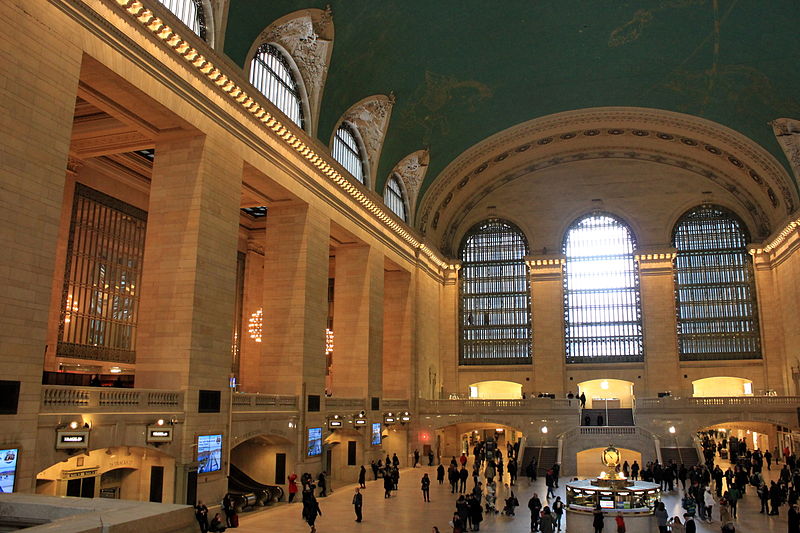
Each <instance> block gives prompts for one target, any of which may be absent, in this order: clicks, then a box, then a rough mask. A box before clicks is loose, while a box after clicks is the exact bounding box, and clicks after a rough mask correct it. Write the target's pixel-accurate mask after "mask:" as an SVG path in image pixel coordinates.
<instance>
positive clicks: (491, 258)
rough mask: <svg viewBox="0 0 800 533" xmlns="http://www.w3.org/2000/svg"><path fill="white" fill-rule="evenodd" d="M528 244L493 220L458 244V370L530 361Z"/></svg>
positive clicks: (516, 231) (519, 233)
mask: <svg viewBox="0 0 800 533" xmlns="http://www.w3.org/2000/svg"><path fill="white" fill-rule="evenodd" d="M527 253H528V243H527V241H526V240H525V235H523V233H522V231H520V230H519V228H517V227H516V226H515V225H514V224H512V223H510V222H506V221H505V220H497V219H491V220H486V221H484V222H480V223H479V224H476V225H475V226H473V227H472V229H470V230H469V232H467V235H466V236H465V237H464V240H463V241H462V243H461V253H460V257H461V272H460V274H461V299H460V300H461V309H460V320H459V324H460V329H461V357H460V361H459V362H460V364H462V365H481V364H488V365H508V364H522V363H530V361H531V297H530V291H529V284H528V276H527V270H526V268H527V267H526V266H525V255H527Z"/></svg>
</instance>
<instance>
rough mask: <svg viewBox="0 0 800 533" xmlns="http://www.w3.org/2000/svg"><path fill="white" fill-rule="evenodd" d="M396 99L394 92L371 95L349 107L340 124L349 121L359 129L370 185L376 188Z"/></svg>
mask: <svg viewBox="0 0 800 533" xmlns="http://www.w3.org/2000/svg"><path fill="white" fill-rule="evenodd" d="M394 101H395V99H394V95H393V94H390V95H388V96H386V95H384V94H376V95H374V96H369V97H367V98H364V99H363V100H361V101H360V102H358V103H356V104H355V105H353V106H352V107H351V108H350V109H348V110H347V111H346V112H345V114H344V115H342V119H341V120H340V121H339V124H341V123H342V122H348V123H350V124H351V125H353V126H354V127H355V128H356V130H358V134H359V135H360V136H361V141H362V142H363V143H364V150H365V151H366V154H365V155H366V158H367V168H368V169H369V185H370V186H371V187H372V188H373V189H374V188H375V181H376V180H375V173H376V172H377V169H378V161H380V156H381V149H382V148H383V139H384V137H385V136H386V130H387V129H388V128H389V119H390V117H391V116H392V107H393V106H394ZM334 134H335V132H334Z"/></svg>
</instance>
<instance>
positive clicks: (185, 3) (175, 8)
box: [159, 0, 206, 40]
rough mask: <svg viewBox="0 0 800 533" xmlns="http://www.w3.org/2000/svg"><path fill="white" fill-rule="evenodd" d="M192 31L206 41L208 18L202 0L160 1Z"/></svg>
mask: <svg viewBox="0 0 800 533" xmlns="http://www.w3.org/2000/svg"><path fill="white" fill-rule="evenodd" d="M159 2H161V3H162V4H164V6H165V7H166V8H167V9H169V10H170V11H172V14H173V15H175V16H176V17H178V18H179V19H180V20H181V22H183V23H184V24H186V25H187V26H188V27H189V29H190V30H192V31H193V32H195V33H196V34H197V35H199V36H200V38H201V39H203V40H206V17H205V12H204V10H203V2H202V0H159Z"/></svg>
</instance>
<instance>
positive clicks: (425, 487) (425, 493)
mask: <svg viewBox="0 0 800 533" xmlns="http://www.w3.org/2000/svg"><path fill="white" fill-rule="evenodd" d="M420 485H421V488H422V501H424V502H430V501H431V479H430V478H429V477H428V474H427V472H426V473H424V474H422V480H421V481H420Z"/></svg>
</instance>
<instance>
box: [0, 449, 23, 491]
mask: <svg viewBox="0 0 800 533" xmlns="http://www.w3.org/2000/svg"><path fill="white" fill-rule="evenodd" d="M17 455H19V450H18V449H17V448H11V449H10V450H0V492H14V477H15V476H16V474H17Z"/></svg>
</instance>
